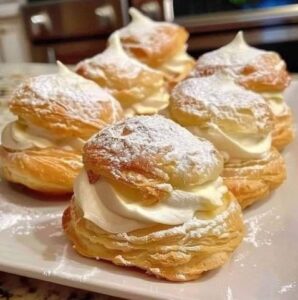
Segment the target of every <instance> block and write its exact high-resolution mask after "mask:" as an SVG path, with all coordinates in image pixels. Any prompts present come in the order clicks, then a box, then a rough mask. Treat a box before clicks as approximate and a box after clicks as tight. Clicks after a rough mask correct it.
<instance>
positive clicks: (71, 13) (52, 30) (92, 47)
mask: <svg viewBox="0 0 298 300" xmlns="http://www.w3.org/2000/svg"><path fill="white" fill-rule="evenodd" d="M127 5H128V3H127V1H126V0H100V1H98V0H84V1H79V0H70V1H51V2H34V3H30V4H27V5H25V6H24V7H23V9H22V11H23V17H24V22H25V26H26V31H27V35H28V37H29V40H30V41H31V52H32V57H33V60H34V61H36V62H54V61H56V60H57V59H58V60H61V61H63V62H64V63H68V64H71V63H76V62H78V61H79V60H81V59H82V58H85V57H88V56H90V55H94V54H95V53H98V52H100V51H102V50H103V49H104V48H105V45H106V39H107V37H108V35H109V34H110V33H111V32H113V31H114V30H116V29H117V28H119V27H122V26H124V24H126V23H127V22H128V6H127Z"/></svg>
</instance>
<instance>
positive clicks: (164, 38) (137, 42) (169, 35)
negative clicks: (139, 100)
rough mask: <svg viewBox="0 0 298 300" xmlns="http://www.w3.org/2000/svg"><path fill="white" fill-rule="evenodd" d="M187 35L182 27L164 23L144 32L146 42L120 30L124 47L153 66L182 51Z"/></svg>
mask: <svg viewBox="0 0 298 300" xmlns="http://www.w3.org/2000/svg"><path fill="white" fill-rule="evenodd" d="M124 30H125V28H124V29H123V31H124ZM188 36H189V34H188V32H187V31H186V30H185V29H184V28H183V27H181V26H178V25H174V24H166V23H165V24H160V25H158V26H154V27H152V31H151V32H150V33H149V32H147V33H146V44H144V43H143V42H142V40H141V39H140V38H139V37H138V36H134V35H128V34H121V31H120V39H121V43H122V44H123V47H124V49H125V50H126V51H127V52H129V53H130V54H131V55H133V56H134V57H135V58H137V59H138V60H140V61H142V62H144V63H145V64H147V65H149V66H151V67H153V68H156V67H158V66H160V65H161V64H162V63H164V62H165V61H167V60H169V59H170V58H172V57H173V56H174V55H175V54H176V53H179V52H180V51H182V49H183V48H184V47H185V44H186V41H187V39H188Z"/></svg>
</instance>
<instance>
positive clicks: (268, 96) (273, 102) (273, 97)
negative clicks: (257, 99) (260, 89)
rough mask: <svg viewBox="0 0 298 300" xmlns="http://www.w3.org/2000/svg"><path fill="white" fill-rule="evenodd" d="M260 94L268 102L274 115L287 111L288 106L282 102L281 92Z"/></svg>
mask: <svg viewBox="0 0 298 300" xmlns="http://www.w3.org/2000/svg"><path fill="white" fill-rule="evenodd" d="M261 95H262V96H263V97H264V99H265V100H266V101H267V102H268V104H269V106H270V108H271V110H272V112H273V114H274V115H275V116H281V115H283V114H285V113H287V110H288V106H287V105H286V103H285V102H284V97H283V94H282V93H261Z"/></svg>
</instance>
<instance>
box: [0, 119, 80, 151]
mask: <svg viewBox="0 0 298 300" xmlns="http://www.w3.org/2000/svg"><path fill="white" fill-rule="evenodd" d="M1 143H2V145H3V146H4V147H5V148H7V149H10V150H26V149H31V148H40V149H43V148H48V147H60V148H63V149H65V150H75V151H81V149H82V148H83V146H84V143H85V141H84V140H83V139H81V138H74V137H73V138H66V139H63V140H57V139H55V136H54V135H53V134H51V133H50V132H47V131H46V130H45V129H41V128H37V127H35V126H32V125H29V126H28V125H26V124H23V123H22V122H20V121H14V122H10V123H8V124H7V125H6V127H5V128H4V129H3V131H2V135H1Z"/></svg>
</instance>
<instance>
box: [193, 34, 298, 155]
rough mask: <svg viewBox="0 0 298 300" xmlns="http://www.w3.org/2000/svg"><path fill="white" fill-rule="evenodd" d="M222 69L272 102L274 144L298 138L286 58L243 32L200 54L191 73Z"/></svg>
mask: <svg viewBox="0 0 298 300" xmlns="http://www.w3.org/2000/svg"><path fill="white" fill-rule="evenodd" d="M222 69H224V70H227V71H229V72H230V73H231V74H232V75H233V76H234V78H235V81H236V82H237V83H238V84H240V85H242V86H243V87H245V88H246V89H248V90H251V91H254V92H256V93H258V94H260V95H262V97H264V98H265V100H266V101H267V102H268V104H269V106H270V108H271V110H272V112H273V114H274V129H273V132H272V143H273V146H275V147H276V148H277V149H279V150H282V149H283V148H284V147H285V146H286V145H287V144H289V143H290V142H291V141H292V140H293V138H294V130H293V120H292V113H291V110H290V108H289V107H288V106H287V104H286V103H285V101H284V97H283V91H284V90H285V89H286V88H287V86H288V85H289V83H290V76H289V74H288V72H287V69H286V63H285V62H284V60H282V58H281V57H280V56H279V55H278V54H277V53H275V52H272V51H264V50H260V49H257V48H254V47H251V46H249V45H248V44H247V43H246V41H245V40H244V37H243V33H242V32H241V31H240V32H239V33H238V34H237V35H236V37H235V39H234V40H233V41H232V42H231V43H229V44H227V45H225V46H223V47H221V48H219V49H217V50H215V51H211V52H208V53H206V54H203V55H202V56H201V57H199V59H198V61H197V63H196V66H195V69H194V71H193V72H192V74H191V76H208V75H211V74H214V72H216V71H218V70H222Z"/></svg>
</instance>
